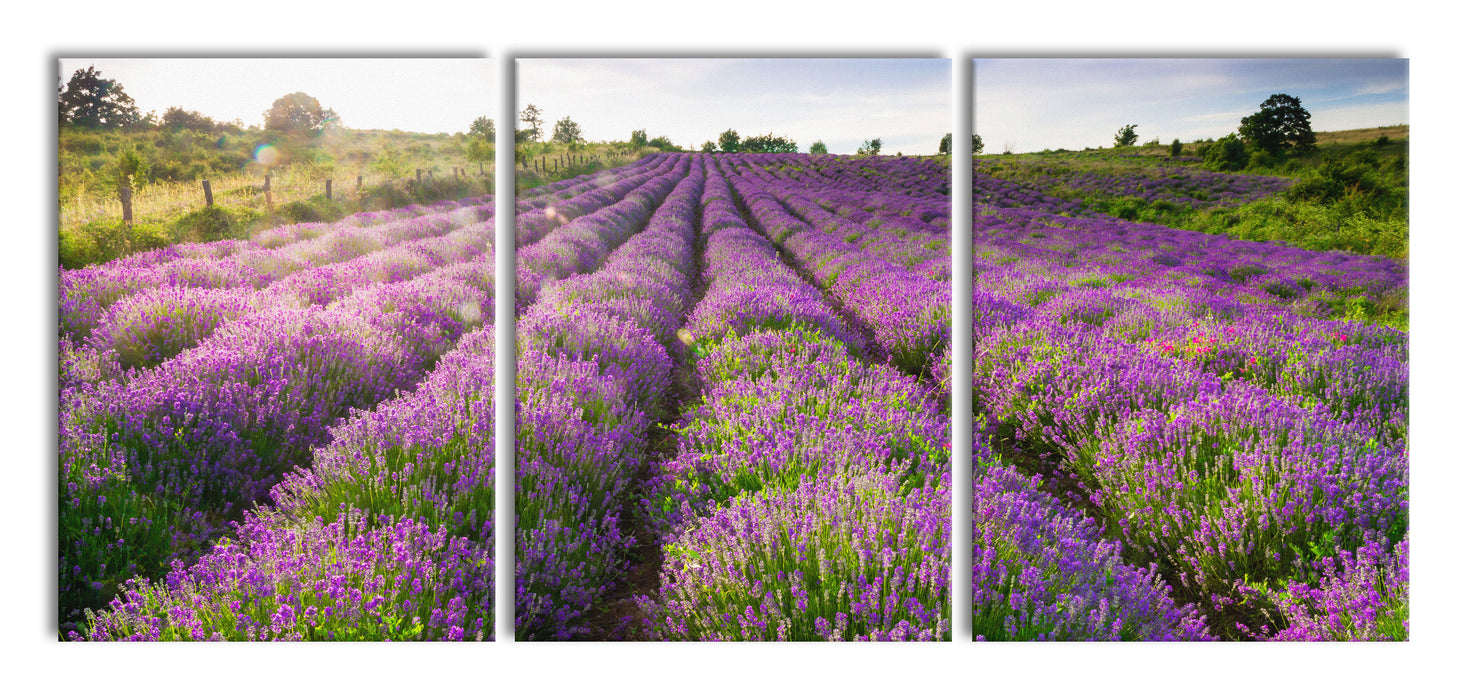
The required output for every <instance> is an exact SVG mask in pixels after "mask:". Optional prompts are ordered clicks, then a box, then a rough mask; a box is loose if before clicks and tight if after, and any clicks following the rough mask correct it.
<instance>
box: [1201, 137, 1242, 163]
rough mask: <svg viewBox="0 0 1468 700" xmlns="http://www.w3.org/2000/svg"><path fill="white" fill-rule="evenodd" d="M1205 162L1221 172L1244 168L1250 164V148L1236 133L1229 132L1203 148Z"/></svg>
mask: <svg viewBox="0 0 1468 700" xmlns="http://www.w3.org/2000/svg"><path fill="white" fill-rule="evenodd" d="M1203 163H1204V164H1205V165H1207V166H1208V167H1209V168H1212V169H1214V170H1218V171H1221V172H1232V171H1235V170H1243V169H1244V166H1246V165H1248V164H1249V150H1248V148H1246V147H1245V146H1244V142H1243V141H1242V140H1241V139H1239V137H1238V136H1236V135H1234V134H1229V135H1228V136H1225V137H1223V138H1221V139H1219V140H1217V141H1215V142H1213V143H1212V144H1210V145H1209V146H1207V147H1206V148H1205V149H1204V150H1203Z"/></svg>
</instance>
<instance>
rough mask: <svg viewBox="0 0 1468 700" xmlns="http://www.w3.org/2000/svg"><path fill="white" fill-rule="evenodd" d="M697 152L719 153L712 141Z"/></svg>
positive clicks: (717, 145)
mask: <svg viewBox="0 0 1468 700" xmlns="http://www.w3.org/2000/svg"><path fill="white" fill-rule="evenodd" d="M823 147H824V144H823ZM698 150H699V152H700V153H718V151H719V144H717V143H714V142H713V141H704V142H703V145H702V146H700V147H699V148H698Z"/></svg>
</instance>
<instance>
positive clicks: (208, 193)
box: [204, 180, 214, 207]
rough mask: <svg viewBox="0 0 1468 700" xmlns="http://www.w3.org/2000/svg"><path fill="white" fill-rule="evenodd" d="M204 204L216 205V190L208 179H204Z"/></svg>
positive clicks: (208, 205)
mask: <svg viewBox="0 0 1468 700" xmlns="http://www.w3.org/2000/svg"><path fill="white" fill-rule="evenodd" d="M204 206H206V207H212V206H214V190H213V188H211V187H209V181H208V180H205V181H204Z"/></svg>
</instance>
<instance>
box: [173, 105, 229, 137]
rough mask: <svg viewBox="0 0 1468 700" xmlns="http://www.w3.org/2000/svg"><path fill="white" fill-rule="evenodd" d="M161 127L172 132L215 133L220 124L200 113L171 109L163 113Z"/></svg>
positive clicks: (181, 108)
mask: <svg viewBox="0 0 1468 700" xmlns="http://www.w3.org/2000/svg"><path fill="white" fill-rule="evenodd" d="M160 126H162V127H163V128H165V129H168V130H170V131H184V130H189V131H203V132H210V131H214V130H215V129H216V128H218V127H219V125H218V124H215V123H214V120H213V119H210V118H209V117H207V116H204V115H203V114H200V113H198V112H194V111H191V110H186V109H184V108H183V107H169V108H168V110H167V111H165V112H164V113H163V122H162V123H161V124H160Z"/></svg>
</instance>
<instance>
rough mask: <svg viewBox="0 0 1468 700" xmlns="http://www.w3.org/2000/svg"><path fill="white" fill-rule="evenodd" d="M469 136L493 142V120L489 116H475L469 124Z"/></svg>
mask: <svg viewBox="0 0 1468 700" xmlns="http://www.w3.org/2000/svg"><path fill="white" fill-rule="evenodd" d="M469 136H471V137H474V138H478V139H481V140H484V141H489V142H490V143H494V120H493V119H490V118H489V117H477V118H475V119H474V123H472V124H470V125H469Z"/></svg>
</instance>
